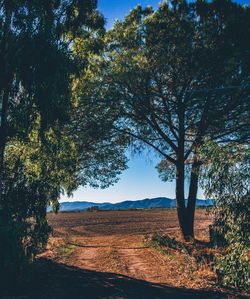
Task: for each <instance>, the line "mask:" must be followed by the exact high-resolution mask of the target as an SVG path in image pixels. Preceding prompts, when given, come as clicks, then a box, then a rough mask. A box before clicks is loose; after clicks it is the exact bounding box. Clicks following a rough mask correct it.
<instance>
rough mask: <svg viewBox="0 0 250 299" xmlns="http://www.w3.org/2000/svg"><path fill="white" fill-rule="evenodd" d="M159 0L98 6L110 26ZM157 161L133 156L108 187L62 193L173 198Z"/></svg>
mask: <svg viewBox="0 0 250 299" xmlns="http://www.w3.org/2000/svg"><path fill="white" fill-rule="evenodd" d="M160 2H161V1H159V0H99V10H100V11H101V12H102V13H103V15H104V16H105V18H106V27H107V29H109V28H111V27H112V24H113V23H114V21H115V20H116V19H123V18H124V16H125V15H126V14H128V12H129V11H130V10H131V9H132V8H134V7H135V6H136V5H137V4H141V5H142V6H147V5H151V6H153V7H154V8H155V9H156V8H157V7H158V4H159V3H160ZM237 2H238V3H241V4H249V5H250V0H238V1H237ZM128 155H129V154H128ZM129 156H130V155H129ZM157 162H159V159H157V158H156V157H155V156H153V155H152V154H151V155H149V154H146V153H145V154H144V155H140V156H133V157H130V161H129V164H128V166H129V168H128V169H127V170H126V171H124V173H123V174H122V175H121V176H120V181H119V182H118V183H117V184H116V185H114V186H111V187H109V188H108V189H105V190H100V189H99V190H98V189H93V188H89V187H87V188H83V187H80V188H79V189H78V190H77V191H76V192H74V195H73V197H71V198H67V197H66V196H63V197H62V198H61V200H62V201H93V202H104V201H108V202H119V201H122V200H127V199H131V200H133V199H134V200H136V199H143V198H152V197H158V196H165V197H170V198H174V197H175V184H174V183H173V182H172V183H171V182H170V183H164V182H162V181H161V180H160V179H159V177H158V173H157V171H156V169H155V166H156V164H157ZM198 197H202V192H199V194H198Z"/></svg>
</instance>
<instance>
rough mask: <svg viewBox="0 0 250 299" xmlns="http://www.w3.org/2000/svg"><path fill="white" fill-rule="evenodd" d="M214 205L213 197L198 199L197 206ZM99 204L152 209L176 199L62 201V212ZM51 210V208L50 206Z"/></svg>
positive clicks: (101, 207)
mask: <svg viewBox="0 0 250 299" xmlns="http://www.w3.org/2000/svg"><path fill="white" fill-rule="evenodd" d="M212 205H213V200H212V199H197V201H196V206H198V207H208V206H212ZM95 206H97V207H98V208H99V210H129V209H152V208H175V207H176V202H175V200H174V199H171V198H167V197H157V198H146V199H142V200H126V201H122V202H119V203H114V204H112V203H109V202H104V203H95V202H87V201H73V202H62V203H61V204H60V210H59V211H61V212H70V211H72V212H73V211H86V210H87V209H88V208H91V207H95ZM48 211H51V208H50V207H49V208H48Z"/></svg>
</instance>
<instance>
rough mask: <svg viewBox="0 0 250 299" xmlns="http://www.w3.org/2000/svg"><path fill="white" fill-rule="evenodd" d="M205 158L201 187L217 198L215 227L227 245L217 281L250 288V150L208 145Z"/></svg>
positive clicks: (218, 268)
mask: <svg viewBox="0 0 250 299" xmlns="http://www.w3.org/2000/svg"><path fill="white" fill-rule="evenodd" d="M203 155H204V160H205V162H206V163H205V165H204V167H203V178H204V179H203V182H202V187H203V188H204V190H205V192H206V195H207V196H208V197H212V198H214V199H215V209H214V216H215V227H216V229H217V230H218V231H219V233H220V234H221V235H222V236H224V238H225V240H226V242H227V246H228V247H227V254H226V255H225V256H224V257H221V258H220V257H219V258H218V259H217V266H216V268H217V273H218V278H219V280H220V281H221V282H222V283H223V284H226V285H228V284H230V285H234V286H237V287H243V288H249V279H250V277H249V275H250V268H249V250H250V229H249V228H250V201H249V199H250V189H249V180H250V156H249V148H248V147H246V146H235V145H234V146H232V145H227V146H219V145H217V144H215V143H211V142H209V143H208V144H207V147H205V148H204V149H203Z"/></svg>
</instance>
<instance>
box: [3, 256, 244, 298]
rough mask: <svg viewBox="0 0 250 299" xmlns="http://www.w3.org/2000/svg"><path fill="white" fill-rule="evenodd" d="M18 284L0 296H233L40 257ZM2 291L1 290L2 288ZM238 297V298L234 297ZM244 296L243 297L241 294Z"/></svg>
mask: <svg viewBox="0 0 250 299" xmlns="http://www.w3.org/2000/svg"><path fill="white" fill-rule="evenodd" d="M21 281H22V282H21V283H19V286H18V287H14V285H15V284H14V283H13V284H12V286H11V287H9V290H5V292H4V293H2V295H0V298H1V299H96V298H98V299H99V298H100V299H104V298H105V299H108V298H116V299H118V298H119V299H127V298H129V299H147V298H148V299H157V298H161V299H176V298H184V299H192V298H199V299H202V298H235V297H231V296H230V295H228V294H225V293H219V292H209V291H194V290H191V289H181V288H173V287H169V286H166V285H161V284H154V283H150V282H146V281H143V280H138V279H134V278H131V277H128V276H124V275H118V274H113V273H101V272H95V271H89V270H83V269H79V268H76V267H69V266H66V265H64V264H59V263H56V262H54V261H51V260H47V259H39V260H38V261H37V262H36V263H35V265H34V266H33V267H32V270H29V272H28V274H27V273H25V275H24V273H23V276H22V279H21ZM2 290H3V289H2ZM237 298H239V297H237ZM241 298H243V297H241ZM245 298H246V297H245Z"/></svg>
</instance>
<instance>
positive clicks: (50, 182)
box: [0, 0, 125, 276]
mask: <svg viewBox="0 0 250 299" xmlns="http://www.w3.org/2000/svg"><path fill="white" fill-rule="evenodd" d="M96 6H97V1H93V0H87V1H78V0H61V1H60V0H59V1H57V0H53V1H51V0H48V1H40V0H37V1H36V0H34V1H33V0H32V1H24V0H13V1H12V0H8V1H7V0H0V103H1V105H0V110H1V111H0V113H1V114H0V115H1V118H0V276H1V274H2V271H4V273H5V276H7V275H6V269H7V268H8V269H10V270H11V268H12V270H14V272H17V271H16V270H17V268H18V264H19V263H20V264H21V263H22V262H23V259H26V258H29V257H32V256H34V255H35V254H36V253H37V252H38V251H39V249H40V248H41V247H43V246H44V245H45V244H46V241H47V238H48V233H49V231H50V230H49V226H48V223H47V220H46V208H47V206H48V204H49V203H52V204H53V205H54V208H55V210H57V209H58V199H59V198H60V195H61V194H62V193H63V192H65V191H66V192H67V193H69V194H70V193H71V192H72V191H73V190H74V189H76V188H77V187H78V186H79V185H86V184H90V185H92V186H94V187H97V186H101V187H105V186H107V185H109V184H111V183H113V182H114V181H116V179H117V178H116V176H117V174H119V173H120V171H121V169H124V168H125V163H124V159H123V155H118V154H117V150H120V148H114V147H113V144H112V148H111V146H110V144H109V143H108V141H107V139H106V140H104V137H107V134H108V133H107V130H108V126H106V127H105V128H104V127H102V132H101V131H100V130H99V129H98V128H96V127H92V124H91V121H90V120H89V121H88V120H87V119H88V118H89V115H88V113H87V111H85V112H84V111H83V110H82V111H81V112H82V113H81V114H79V113H78V108H77V107H78V104H77V99H76V97H75V96H74V86H75V84H76V82H77V80H80V79H79V78H81V72H82V71H83V69H85V68H86V67H87V63H88V60H87V57H88V55H90V52H91V51H97V50H98V48H99V47H100V45H98V40H99V39H98V38H97V36H98V35H101V34H102V33H103V32H104V30H103V25H104V20H103V17H102V16H101V15H100V14H99V12H98V11H97V10H96ZM79 43H80V44H82V46H83V47H84V46H85V47H86V51H85V52H84V53H83V52H82V53H81V55H78V54H77V51H76V49H75V48H77V45H78V44H79ZM90 44H91V45H90ZM80 124H81V125H80ZM89 125H90V126H89ZM104 129H105V130H104ZM104 134H105V136H104ZM121 149H122V147H121ZM114 163H115V165H116V167H114ZM118 164H119V166H118ZM12 266H13V267H12Z"/></svg>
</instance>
